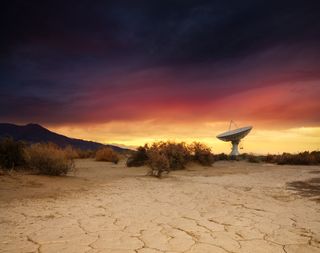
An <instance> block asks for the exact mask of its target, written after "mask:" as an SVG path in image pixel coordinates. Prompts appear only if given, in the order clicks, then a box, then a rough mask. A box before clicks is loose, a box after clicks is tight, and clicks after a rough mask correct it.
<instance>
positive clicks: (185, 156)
mask: <svg viewBox="0 0 320 253" xmlns="http://www.w3.org/2000/svg"><path fill="white" fill-rule="evenodd" d="M145 147H146V149H147V154H148V157H149V159H151V158H152V156H150V155H149V154H152V152H158V153H160V155H164V156H165V157H166V158H167V160H168V161H169V169H170V170H180V169H184V168H185V166H186V164H187V163H188V162H189V161H190V159H191V153H190V149H189V147H188V146H187V145H186V144H185V143H184V142H180V143H176V142H171V141H167V142H162V141H160V142H155V143H153V144H152V145H151V146H148V145H146V146H145Z"/></svg>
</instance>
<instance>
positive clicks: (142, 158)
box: [127, 147, 148, 167]
mask: <svg viewBox="0 0 320 253" xmlns="http://www.w3.org/2000/svg"><path fill="white" fill-rule="evenodd" d="M147 160H148V155H147V150H146V148H145V147H138V149H137V151H136V152H134V153H132V154H131V156H129V158H128V160H127V166H128V167H139V166H143V165H145V164H146V163H147Z"/></svg>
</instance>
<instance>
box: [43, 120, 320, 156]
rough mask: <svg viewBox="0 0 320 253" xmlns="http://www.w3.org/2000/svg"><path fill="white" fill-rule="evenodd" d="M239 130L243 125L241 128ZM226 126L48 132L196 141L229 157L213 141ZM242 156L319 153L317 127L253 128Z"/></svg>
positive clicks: (142, 124) (134, 125) (135, 141)
mask: <svg viewBox="0 0 320 253" xmlns="http://www.w3.org/2000/svg"><path fill="white" fill-rule="evenodd" d="M241 125H242V126H243V125H245V124H241ZM226 127H228V123H227V122H202V123H199V122H196V123H161V122H157V121H153V120H148V121H134V122H110V123H104V124H96V125H91V126H62V127H49V129H50V130H52V131H54V132H57V133H60V134H63V135H66V136H69V137H73V138H80V139H85V140H91V141H97V142H101V143H106V144H115V145H120V146H127V147H137V146H140V145H144V144H145V143H151V142H153V141H161V140H173V141H184V142H187V143H190V142H193V141H199V142H203V143H206V144H208V145H209V146H211V147H212V149H213V152H214V153H221V152H224V153H229V152H230V148H231V144H230V143H227V142H223V141H220V140H218V139H217V138H216V135H218V134H219V133H221V132H224V131H226V130H227V129H226ZM241 147H242V149H240V152H242V153H244V152H247V153H256V154H266V153H282V152H290V153H296V152H301V151H305V150H307V151H312V150H320V127H300V128H288V129H283V130H273V129H263V128H259V127H254V128H253V129H252V131H251V132H250V134H249V135H248V136H247V137H246V138H245V139H244V140H243V141H241V143H240V148H241Z"/></svg>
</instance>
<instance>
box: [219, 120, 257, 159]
mask: <svg viewBox="0 0 320 253" xmlns="http://www.w3.org/2000/svg"><path fill="white" fill-rule="evenodd" d="M232 123H233V124H234V125H235V126H236V127H237V128H236V129H234V130H231V124H232ZM251 129H252V126H246V127H240V128H238V126H237V125H236V123H235V122H234V121H233V120H231V121H230V124H229V130H228V131H227V132H224V133H222V134H219V135H217V138H218V139H219V140H222V141H231V143H232V151H231V153H230V155H231V156H237V155H239V150H238V145H239V143H240V140H241V139H242V138H244V137H245V136H247V134H248V133H249V132H250V131H251Z"/></svg>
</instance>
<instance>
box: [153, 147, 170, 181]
mask: <svg viewBox="0 0 320 253" xmlns="http://www.w3.org/2000/svg"><path fill="white" fill-rule="evenodd" d="M148 157H149V159H148V165H149V166H150V168H151V171H150V175H152V176H155V177H161V176H162V173H163V172H169V171H170V162H169V159H168V157H167V156H166V155H165V154H164V153H162V152H161V151H160V150H158V149H152V150H149V151H148Z"/></svg>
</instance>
